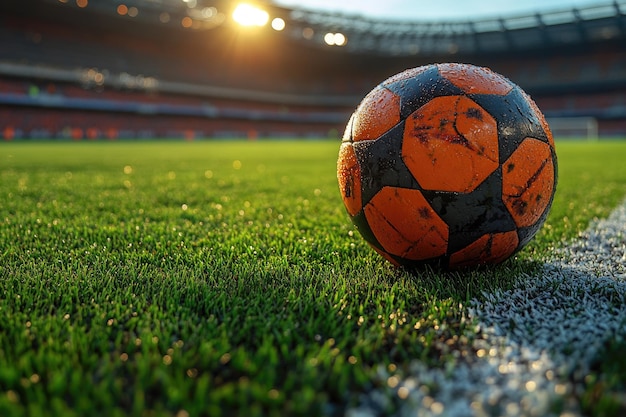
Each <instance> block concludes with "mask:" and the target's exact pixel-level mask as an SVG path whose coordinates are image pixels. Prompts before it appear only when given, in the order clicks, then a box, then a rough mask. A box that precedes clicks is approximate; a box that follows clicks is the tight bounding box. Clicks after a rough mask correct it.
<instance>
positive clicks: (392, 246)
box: [364, 187, 448, 260]
mask: <svg viewBox="0 0 626 417" xmlns="http://www.w3.org/2000/svg"><path fill="white" fill-rule="evenodd" d="M364 211H365V217H366V218H367V222H368V224H369V226H370V228H371V230H372V232H373V233H374V236H376V239H377V240H378V242H379V243H380V244H381V246H382V247H383V248H384V249H385V250H386V251H387V252H389V253H390V254H392V255H396V256H400V257H402V258H405V259H409V260H424V259H430V258H436V257H438V256H441V255H443V254H445V252H446V250H447V246H448V226H447V225H446V223H445V222H444V221H443V220H442V219H441V218H440V217H439V215H437V213H435V211H434V210H433V209H432V207H431V206H430V204H428V202H427V201H426V199H425V198H424V196H423V195H422V193H421V192H420V191H419V190H413V189H408V188H396V187H384V188H383V189H382V190H381V191H380V192H378V194H376V195H375V196H374V197H373V198H372V200H371V201H370V202H369V203H368V204H366V205H365V208H364Z"/></svg>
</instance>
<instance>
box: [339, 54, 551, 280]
mask: <svg viewBox="0 0 626 417" xmlns="http://www.w3.org/2000/svg"><path fill="white" fill-rule="evenodd" d="M337 177H338V180H339V189H340V191H341V195H342V197H343V202H344V205H345V207H346V210H347V212H348V214H349V215H350V218H351V219H352V221H353V223H354V224H355V226H356V228H357V229H358V230H359V232H360V234H361V235H362V236H363V238H364V239H365V240H366V241H367V242H368V243H369V244H370V245H371V246H372V247H373V248H374V249H375V250H376V251H377V252H379V253H380V254H381V255H382V256H383V257H385V258H386V259H387V260H389V261H390V262H392V263H393V264H394V265H397V266H405V267H415V266H419V265H424V264H432V265H435V266H441V267H443V268H450V269H456V268H461V267H470V266H478V265H485V264H495V263H499V262H502V261H504V260H506V259H507V258H509V257H510V256H511V255H513V254H514V253H516V252H517V251H519V250H520V249H521V248H522V247H524V246H525V245H526V244H527V243H528V242H529V241H530V240H531V239H532V237H533V236H534V235H535V234H536V233H537V231H538V230H539V229H540V228H541V226H542V225H543V223H544V221H545V219H546V217H547V215H548V211H549V210H550V206H551V205H552V200H553V197H554V192H555V189H556V183H557V160H556V153H555V149H554V140H553V138H552V133H551V132H550V128H549V127H548V124H547V122H546V120H545V118H544V116H543V114H542V113H541V111H540V110H539V108H538V107H537V105H536V104H535V103H534V102H533V101H532V99H531V98H530V97H529V96H528V95H527V94H526V93H525V92H524V91H523V90H522V89H521V88H520V87H518V86H517V85H515V84H514V83H513V82H511V81H509V80H508V79H507V78H505V77H503V76H502V75H499V74H496V73H495V72H493V71H491V70H489V69H487V68H482V67H477V66H473V65H468V64H453V63H449V64H436V65H428V66H423V67H418V68H413V69H409V70H406V71H404V72H402V73H399V74H397V75H395V76H393V77H391V78H389V79H387V80H385V81H383V82H382V83H381V84H379V85H378V86H377V87H376V88H374V89H373V90H372V91H371V92H370V93H369V94H367V96H365V98H364V99H363V101H362V102H361V103H360V104H359V106H358V107H357V109H356V110H355V112H354V113H353V114H352V116H351V117H350V121H349V122H348V125H347V127H346V130H345V133H344V135H343V140H342V143H341V147H340V150H339V158H338V162H337Z"/></svg>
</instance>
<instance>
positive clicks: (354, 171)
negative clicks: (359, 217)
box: [337, 142, 361, 216]
mask: <svg viewBox="0 0 626 417" xmlns="http://www.w3.org/2000/svg"><path fill="white" fill-rule="evenodd" d="M337 180H338V181H339V191H341V197H342V198H343V203H344V205H345V206H346V210H347V211H348V213H349V214H350V215H351V216H354V215H355V214H357V213H358V212H359V211H360V210H361V168H360V167H359V163H358V161H357V160H356V155H355V153H354V148H353V147H352V144H351V143H348V142H344V143H342V144H341V147H340V148H339V157H338V158H337Z"/></svg>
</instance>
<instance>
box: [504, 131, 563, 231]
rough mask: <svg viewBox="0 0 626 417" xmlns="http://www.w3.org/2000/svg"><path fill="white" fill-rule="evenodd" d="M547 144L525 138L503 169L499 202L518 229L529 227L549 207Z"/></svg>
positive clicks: (551, 177)
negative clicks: (501, 202) (500, 201)
mask: <svg viewBox="0 0 626 417" xmlns="http://www.w3.org/2000/svg"><path fill="white" fill-rule="evenodd" d="M554 176H555V172H554V163H553V160H552V152H551V147H550V145H549V144H548V143H545V142H542V141H540V140H538V139H534V138H526V139H524V141H523V142H522V143H521V144H520V146H519V147H518V148H517V149H516V150H515V152H513V154H512V155H511V156H510V157H509V159H507V160H506V162H505V163H504V164H503V166H502V199H503V201H504V204H505V205H506V207H507V209H508V210H509V212H510V213H511V216H512V217H513V220H514V221H515V224H516V225H517V226H518V227H526V226H532V225H533V224H534V223H535V222H536V221H537V220H539V219H540V218H541V215H542V214H543V212H544V210H545V209H546V207H547V206H548V204H549V203H550V201H551V199H552V195H553V192H554V183H555V177H554Z"/></svg>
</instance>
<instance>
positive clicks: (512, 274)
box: [402, 258, 543, 302]
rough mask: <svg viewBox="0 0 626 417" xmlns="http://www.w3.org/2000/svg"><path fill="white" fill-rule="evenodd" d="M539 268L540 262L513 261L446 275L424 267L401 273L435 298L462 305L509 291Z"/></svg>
mask: <svg viewBox="0 0 626 417" xmlns="http://www.w3.org/2000/svg"><path fill="white" fill-rule="evenodd" d="M542 266H543V262H540V261H533V260H528V259H519V258H515V259H509V260H507V261H505V262H503V263H501V264H498V265H486V266H481V267H479V268H471V269H470V268H465V269H460V270H455V271H449V270H443V269H441V268H438V267H436V266H432V265H425V266H417V267H412V268H410V269H403V270H402V271H403V272H402V273H404V274H406V275H408V276H409V277H410V278H411V279H412V280H413V281H415V283H416V284H417V285H419V286H421V287H423V288H424V290H425V291H426V292H428V293H430V294H431V295H433V296H435V297H437V298H452V299H454V300H457V301H459V302H465V301H468V300H470V299H473V298H481V297H482V295H483V294H484V293H489V292H492V291H495V290H507V289H510V288H512V287H513V286H514V284H515V283H516V282H518V281H519V279H520V278H521V277H522V276H527V275H529V274H533V273H534V272H535V271H537V270H539V269H540V268H541V267H542Z"/></svg>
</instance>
